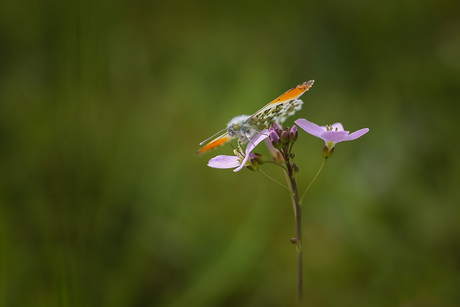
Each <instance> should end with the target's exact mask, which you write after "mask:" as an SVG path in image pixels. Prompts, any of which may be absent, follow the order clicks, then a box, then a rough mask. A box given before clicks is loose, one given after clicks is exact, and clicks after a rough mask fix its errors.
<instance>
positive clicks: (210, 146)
mask: <svg viewBox="0 0 460 307" xmlns="http://www.w3.org/2000/svg"><path fill="white" fill-rule="evenodd" d="M230 140H231V137H229V136H225V137H221V138H219V139H217V140H215V141H211V142H209V143H208V144H206V146H204V147H203V148H201V149H200V150H198V151H197V153H196V154H197V155H201V154H204V153H206V152H208V151H210V150H212V149H214V148H217V147H219V146H222V145H224V144H225V143H227V142H228V141H230Z"/></svg>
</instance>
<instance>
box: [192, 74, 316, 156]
mask: <svg viewBox="0 0 460 307" xmlns="http://www.w3.org/2000/svg"><path fill="white" fill-rule="evenodd" d="M313 82H315V80H310V81H307V82H304V83H302V84H299V85H297V86H296V87H294V88H292V89H290V90H289V91H287V92H286V93H284V94H283V95H281V96H279V97H278V98H276V99H275V100H273V101H271V102H269V103H268V104H267V105H266V106H264V107H263V108H262V109H260V110H259V111H257V112H256V113H254V114H253V115H240V116H236V117H234V118H232V119H231V120H230V121H229V122H228V124H227V128H225V129H222V130H221V131H219V132H217V133H216V134H214V135H213V136H211V137H210V138H208V139H206V140H204V141H203V142H201V143H200V145H203V144H204V143H206V142H207V141H208V140H209V139H211V138H213V137H214V136H216V135H217V134H219V133H221V132H223V131H224V130H225V132H224V133H223V134H222V135H220V136H218V137H217V138H215V139H214V140H212V141H210V142H209V143H208V144H206V145H205V146H204V147H202V148H201V149H200V150H198V152H197V154H203V153H206V152H208V151H210V150H211V149H214V148H216V147H219V146H221V145H223V144H225V143H227V142H228V141H230V140H232V139H234V138H238V141H239V142H240V143H241V144H246V143H247V142H249V141H250V140H251V138H252V137H254V136H255V135H256V134H257V133H259V132H260V131H262V130H264V129H267V128H269V127H271V126H272V125H273V123H277V124H278V125H280V126H281V125H282V124H283V123H284V121H285V120H286V119H287V118H288V117H289V116H292V115H294V113H295V112H297V111H298V110H300V109H301V108H302V104H303V101H302V100H300V99H299V97H300V96H302V94H303V93H305V92H306V91H308V90H309V89H310V87H311V86H312V85H313Z"/></svg>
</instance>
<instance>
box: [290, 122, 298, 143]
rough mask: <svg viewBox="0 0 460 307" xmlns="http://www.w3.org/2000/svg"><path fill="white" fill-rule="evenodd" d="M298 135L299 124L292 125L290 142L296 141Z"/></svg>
mask: <svg viewBox="0 0 460 307" xmlns="http://www.w3.org/2000/svg"><path fill="white" fill-rule="evenodd" d="M298 137H299V132H298V131H297V126H296V125H294V126H292V128H291V131H290V132H289V142H290V143H295V141H297V138H298Z"/></svg>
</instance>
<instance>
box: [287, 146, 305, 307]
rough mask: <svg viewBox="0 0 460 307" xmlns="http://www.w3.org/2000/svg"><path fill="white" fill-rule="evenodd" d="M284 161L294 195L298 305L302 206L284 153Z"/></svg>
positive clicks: (300, 296) (300, 281)
mask: <svg viewBox="0 0 460 307" xmlns="http://www.w3.org/2000/svg"><path fill="white" fill-rule="evenodd" d="M284 160H285V162H286V168H287V169H288V177H289V180H290V183H291V188H292V191H293V192H294V195H293V196H292V197H291V199H292V202H293V205H294V215H295V230H296V245H297V248H296V250H297V257H296V258H297V261H296V262H297V270H296V271H297V305H299V306H300V303H301V301H302V292H303V264H302V263H303V262H302V207H301V206H300V201H299V192H298V189H297V182H296V180H295V173H294V170H293V169H292V167H291V163H290V158H289V155H287V154H285V155H284Z"/></svg>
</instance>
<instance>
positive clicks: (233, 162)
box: [208, 155, 240, 169]
mask: <svg viewBox="0 0 460 307" xmlns="http://www.w3.org/2000/svg"><path fill="white" fill-rule="evenodd" d="M239 165H240V163H239V161H238V157H236V156H224V155H220V156H217V157H214V158H212V159H211V160H209V162H208V166H209V167H213V168H221V169H224V168H234V167H237V166H239Z"/></svg>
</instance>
